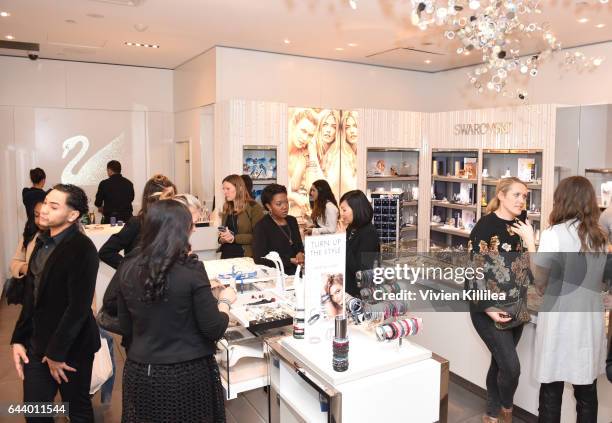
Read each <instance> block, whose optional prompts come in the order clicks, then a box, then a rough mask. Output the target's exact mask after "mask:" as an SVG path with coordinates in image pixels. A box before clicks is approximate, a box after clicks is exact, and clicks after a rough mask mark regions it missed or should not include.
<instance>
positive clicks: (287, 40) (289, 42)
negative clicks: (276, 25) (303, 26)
mask: <svg viewBox="0 0 612 423" xmlns="http://www.w3.org/2000/svg"><path fill="white" fill-rule="evenodd" d="M283 43H285V44H291V40H290V39H288V38H285V39H284V40H283Z"/></svg>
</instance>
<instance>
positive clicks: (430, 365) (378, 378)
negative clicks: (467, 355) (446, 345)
mask: <svg viewBox="0 0 612 423" xmlns="http://www.w3.org/2000/svg"><path fill="white" fill-rule="evenodd" d="M368 335H369V336H368ZM349 339H350V342H351V345H350V348H349V370H348V371H347V372H343V373H337V372H334V371H333V369H332V368H331V348H332V346H331V341H329V342H327V341H324V342H321V343H319V344H308V341H307V340H295V339H293V338H289V337H283V338H276V339H271V340H268V341H267V347H268V355H269V358H270V365H269V369H270V370H269V371H270V385H271V387H270V395H271V399H270V407H271V410H270V416H271V422H282V423H291V422H297V421H307V422H309V423H310V422H328V421H334V422H338V423H340V422H342V421H344V422H349V423H360V422H364V423H365V422H372V421H382V422H398V423H399V422H419V423H422V422H437V421H439V422H446V420H447V414H448V376H449V371H448V361H446V360H444V359H442V358H440V357H438V356H436V355H435V354H432V353H431V352H430V351H428V350H426V349H424V348H422V347H420V346H417V345H415V344H412V343H409V342H404V345H403V346H402V347H399V348H398V345H397V343H395V344H394V345H393V344H380V343H378V342H377V341H376V340H375V339H374V338H373V335H372V334H365V333H363V332H360V331H358V330H355V328H353V327H350V328H349ZM275 398H278V399H279V400H278V401H277V400H276V399H275ZM322 401H323V403H325V402H327V403H328V410H329V411H322V408H323V409H325V404H324V406H323V407H322V405H321V402H322Z"/></svg>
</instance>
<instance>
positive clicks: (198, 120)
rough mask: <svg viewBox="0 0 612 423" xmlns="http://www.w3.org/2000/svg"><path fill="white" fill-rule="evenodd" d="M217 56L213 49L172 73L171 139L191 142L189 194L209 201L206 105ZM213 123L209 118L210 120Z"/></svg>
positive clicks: (209, 140) (213, 84)
mask: <svg viewBox="0 0 612 423" xmlns="http://www.w3.org/2000/svg"><path fill="white" fill-rule="evenodd" d="M216 81H217V53H216V49H214V48H212V49H210V50H208V51H206V52H204V53H202V54H200V55H199V56H196V57H194V58H193V59H191V60H189V61H187V62H185V63H183V64H182V65H180V66H179V67H177V68H176V69H175V70H174V72H173V84H174V111H175V115H174V138H175V140H179V141H180V140H190V141H191V157H192V163H191V173H192V181H191V186H192V189H191V191H192V194H194V195H197V196H198V197H199V198H200V199H203V200H205V201H207V202H210V201H212V190H213V189H214V188H213V187H212V186H213V185H214V179H213V175H214V161H213V160H212V157H213V155H212V151H213V139H212V135H211V134H208V136H205V134H206V131H210V130H212V128H211V126H212V125H208V121H207V120H206V117H205V116H207V115H209V114H210V110H208V111H206V110H205V106H208V105H212V104H214V103H215V101H216V96H217V89H216ZM209 120H210V121H212V118H210V119H209ZM209 204H210V203H209Z"/></svg>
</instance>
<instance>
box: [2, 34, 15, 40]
mask: <svg viewBox="0 0 612 423" xmlns="http://www.w3.org/2000/svg"><path fill="white" fill-rule="evenodd" d="M4 38H6V39H7V40H14V39H15V37H13V36H12V35H10V34H9V35H5V36H4Z"/></svg>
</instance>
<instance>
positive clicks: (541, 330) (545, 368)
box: [529, 176, 607, 423]
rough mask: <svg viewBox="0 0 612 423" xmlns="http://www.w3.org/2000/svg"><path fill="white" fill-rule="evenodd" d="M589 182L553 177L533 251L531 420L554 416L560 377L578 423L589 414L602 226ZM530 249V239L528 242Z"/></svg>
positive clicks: (593, 397)
mask: <svg viewBox="0 0 612 423" xmlns="http://www.w3.org/2000/svg"><path fill="white" fill-rule="evenodd" d="M599 215H600V212H599V207H598V205H597V197H596V195H595V191H594V190H593V186H592V185H591V183H590V182H589V180H588V179H586V178H585V177H583V176H572V177H569V178H565V179H563V180H562V181H561V182H559V185H558V186H557V189H556V190H555V193H554V196H553V210H552V212H551V214H550V217H549V223H550V226H549V227H548V229H546V230H544V231H543V232H542V235H541V237H540V245H539V248H538V253H537V254H536V255H535V259H534V262H535V266H534V270H535V276H536V280H535V283H536V287H537V288H538V290H539V291H540V292H541V293H544V301H543V304H542V306H541V307H540V310H539V312H538V321H537V325H536V340H535V379H536V380H537V381H538V382H540V405H539V420H538V421H539V422H542V423H553V422H559V421H561V400H562V397H563V388H564V385H565V383H566V382H567V383H571V384H572V385H573V387H574V397H575V398H576V412H577V421H578V422H596V421H597V406H598V400H597V378H598V376H599V375H601V374H604V373H605V370H604V362H605V359H606V335H605V324H604V307H603V300H602V297H601V288H602V280H603V275H604V268H605V265H606V254H605V253H606V247H607V233H606V232H604V230H603V228H602V227H601V226H600V225H599V223H598V221H599ZM529 250H530V251H535V243H533V242H531V244H530V245H529Z"/></svg>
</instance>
